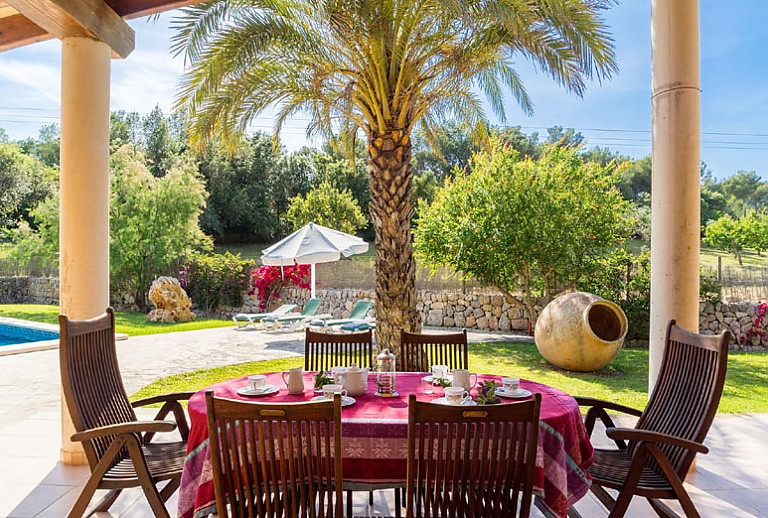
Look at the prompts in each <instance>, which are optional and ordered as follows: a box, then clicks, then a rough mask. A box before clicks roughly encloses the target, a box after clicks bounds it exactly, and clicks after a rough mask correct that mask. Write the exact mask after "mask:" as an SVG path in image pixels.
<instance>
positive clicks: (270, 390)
mask: <svg viewBox="0 0 768 518" xmlns="http://www.w3.org/2000/svg"><path fill="white" fill-rule="evenodd" d="M279 391H280V389H279V388H277V387H276V386H274V385H264V388H263V389H261V390H253V389H252V388H251V387H250V386H248V385H246V386H245V387H240V388H239V389H237V393H238V394H240V395H241V396H249V397H261V396H269V395H271V394H274V393H276V392H279Z"/></svg>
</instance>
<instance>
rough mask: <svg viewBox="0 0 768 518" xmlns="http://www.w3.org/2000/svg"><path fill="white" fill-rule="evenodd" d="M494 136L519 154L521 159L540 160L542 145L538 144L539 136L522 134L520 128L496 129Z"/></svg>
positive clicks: (534, 133) (536, 134)
mask: <svg viewBox="0 0 768 518" xmlns="http://www.w3.org/2000/svg"><path fill="white" fill-rule="evenodd" d="M495 133H496V135H497V136H498V138H499V140H500V141H501V142H503V143H504V144H506V145H508V146H511V147H512V149H514V150H516V151H517V152H518V153H520V156H521V157H522V158H533V159H534V160H538V159H539V158H541V150H542V144H541V142H539V134H538V133H537V132H535V131H534V132H533V133H531V134H530V135H526V134H525V133H523V131H522V129H521V128H520V126H510V127H506V128H502V129H496V131H495Z"/></svg>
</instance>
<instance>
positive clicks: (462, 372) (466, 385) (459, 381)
mask: <svg viewBox="0 0 768 518" xmlns="http://www.w3.org/2000/svg"><path fill="white" fill-rule="evenodd" d="M472 376H474V377H475V380H474V381H471V378H472ZM476 384H477V374H475V373H474V372H473V373H471V374H470V372H469V371H468V370H467V369H453V382H452V383H451V385H453V386H454V387H461V388H463V389H464V390H472V387H474V386H475V385H476Z"/></svg>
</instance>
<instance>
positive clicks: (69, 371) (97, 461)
mask: <svg viewBox="0 0 768 518" xmlns="http://www.w3.org/2000/svg"><path fill="white" fill-rule="evenodd" d="M59 326H60V329H61V337H60V346H59V359H60V365H61V383H62V387H63V390H64V399H65V401H66V403H67V408H68V410H69V414H70V416H71V417H72V423H73V424H74V426H75V430H76V432H77V433H75V434H74V435H73V436H72V440H73V441H80V442H82V443H83V449H84V450H85V456H86V458H87V459H88V464H89V466H90V468H91V477H90V478H89V479H88V482H86V484H85V487H84V488H83V491H82V493H80V497H79V498H78V499H77V501H76V502H75V505H74V506H73V507H72V510H71V511H70V513H69V516H70V518H73V517H74V518H79V517H80V516H82V515H83V514H84V513H85V511H86V509H87V507H88V504H89V502H90V501H91V498H92V497H93V494H94V492H95V491H96V490H97V489H108V490H109V492H108V493H107V495H106V496H105V497H104V498H103V499H102V500H101V501H100V502H99V503H98V504H96V507H95V508H94V510H93V512H96V511H107V510H108V509H109V507H110V506H111V505H112V504H113V503H114V501H115V500H116V499H117V497H118V495H119V494H120V492H121V491H122V490H123V489H125V488H129V487H137V486H140V487H141V489H142V490H143V491H144V494H145V495H146V497H147V500H148V501H149V505H150V507H151V508H152V512H153V513H154V514H155V516H158V517H168V516H169V514H168V511H167V510H166V508H165V505H164V502H165V501H166V500H168V498H169V497H170V496H171V495H172V494H173V493H174V491H176V489H177V488H178V487H179V483H180V481H181V470H182V466H183V464H184V457H185V456H186V453H187V436H188V435H189V425H188V424H187V418H186V415H185V413H184V409H183V408H182V407H181V404H180V403H179V401H180V400H185V399H189V398H190V397H191V396H192V394H193V393H192V392H185V393H178V394H167V395H164V396H156V397H151V398H147V399H143V400H140V401H134V402H133V403H131V402H130V401H129V400H128V395H127V394H126V393H125V388H124V387H123V380H122V378H121V377H120V367H119V366H118V363H117V352H116V350H115V314H114V312H113V311H112V308H107V312H106V314H104V315H102V316H100V317H96V318H93V319H90V320H82V321H73V320H69V319H68V318H67V317H66V316H64V315H61V316H59ZM155 403H163V406H162V407H161V408H160V411H159V412H158V414H157V416H156V417H155V420H154V421H138V420H137V419H136V414H135V412H134V410H133V409H134V408H135V407H139V406H144V405H149V404H155ZM170 413H173V415H174V417H175V422H174V421H164V420H163V419H164V418H165V417H166V416H167V415H168V414H170ZM177 427H178V429H179V433H180V434H181V438H182V440H181V441H177V442H162V443H152V442H150V441H151V439H152V437H153V436H154V435H155V433H158V432H170V431H173V430H174V429H175V428H177ZM163 481H167V483H166V485H165V487H163V489H162V491H158V489H157V484H158V483H159V482H163Z"/></svg>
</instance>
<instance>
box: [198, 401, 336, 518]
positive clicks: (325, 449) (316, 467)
mask: <svg viewBox="0 0 768 518" xmlns="http://www.w3.org/2000/svg"><path fill="white" fill-rule="evenodd" d="M205 399H206V405H207V409H208V433H209V438H210V442H209V444H210V450H211V462H212V467H213V483H214V488H215V491H216V507H217V510H218V515H219V516H220V517H222V518H223V517H225V516H233V517H238V518H239V517H243V518H246V517H247V518H251V517H254V516H261V517H263V516H267V517H271V516H275V517H277V516H280V517H282V516H297V517H298V516H302V517H304V516H313V517H314V516H328V517H334V516H338V517H341V516H342V472H341V397H340V396H337V397H336V398H335V400H333V401H331V400H328V401H323V402H319V403H285V404H277V403H251V402H245V401H234V400H230V399H222V398H216V397H214V396H213V392H212V391H208V392H206V394H205ZM227 504H229V509H228V508H227V507H228V506H227Z"/></svg>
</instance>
